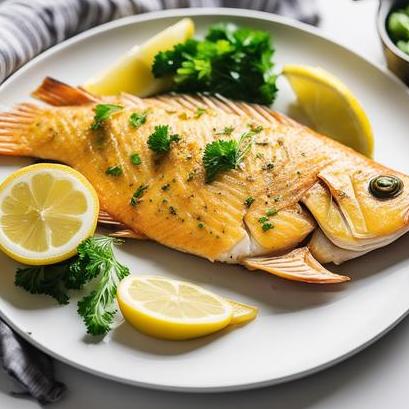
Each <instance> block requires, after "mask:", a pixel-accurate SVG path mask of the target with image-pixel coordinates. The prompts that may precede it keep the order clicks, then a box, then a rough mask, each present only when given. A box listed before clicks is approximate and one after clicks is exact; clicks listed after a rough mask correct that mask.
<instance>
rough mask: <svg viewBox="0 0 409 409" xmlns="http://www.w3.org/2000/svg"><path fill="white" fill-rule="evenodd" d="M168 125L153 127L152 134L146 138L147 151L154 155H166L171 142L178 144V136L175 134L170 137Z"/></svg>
mask: <svg viewBox="0 0 409 409" xmlns="http://www.w3.org/2000/svg"><path fill="white" fill-rule="evenodd" d="M169 133H170V127H169V125H158V126H155V130H154V132H153V133H152V134H151V135H150V136H149V138H148V146H149V149H151V150H152V151H154V152H155V153H167V152H169V150H170V146H171V143H172V142H178V141H179V140H180V136H179V135H177V134H174V135H170V134H169Z"/></svg>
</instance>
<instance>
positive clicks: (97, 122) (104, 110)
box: [91, 104, 124, 131]
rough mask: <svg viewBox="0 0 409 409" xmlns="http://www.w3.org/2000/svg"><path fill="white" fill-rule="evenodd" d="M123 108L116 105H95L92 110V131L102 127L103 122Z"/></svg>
mask: <svg viewBox="0 0 409 409" xmlns="http://www.w3.org/2000/svg"><path fill="white" fill-rule="evenodd" d="M123 108H124V107H123V106H122V105H118V104H97V105H95V108H94V112H95V115H94V122H93V123H92V124H91V129H92V130H94V131H95V130H97V129H100V128H102V127H103V125H104V122H105V121H106V120H107V119H109V117H110V116H111V115H112V114H114V113H115V112H119V111H122V109H123Z"/></svg>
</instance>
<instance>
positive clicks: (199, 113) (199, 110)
mask: <svg viewBox="0 0 409 409" xmlns="http://www.w3.org/2000/svg"><path fill="white" fill-rule="evenodd" d="M206 112H207V109H205V108H197V109H196V112H195V115H194V118H195V119H197V118H200V117H201V116H202V115H203V114H205V113H206Z"/></svg>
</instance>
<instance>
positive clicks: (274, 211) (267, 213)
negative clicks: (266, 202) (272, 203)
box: [266, 208, 278, 217]
mask: <svg viewBox="0 0 409 409" xmlns="http://www.w3.org/2000/svg"><path fill="white" fill-rule="evenodd" d="M277 213H278V211H277V209H274V208H272V209H268V210H267V211H266V215H267V216H268V217H271V216H275V215H276V214H277Z"/></svg>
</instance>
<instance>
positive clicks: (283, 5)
mask: <svg viewBox="0 0 409 409" xmlns="http://www.w3.org/2000/svg"><path fill="white" fill-rule="evenodd" d="M182 7H234V8H242V9H253V10H263V11H267V12H271V13H277V14H282V15H285V16H287V17H292V18H295V19H298V20H300V21H303V22H305V23H309V24H314V25H316V24H318V20H319V16H318V14H317V11H316V7H315V0H5V1H4V0H0V83H1V82H3V81H4V80H5V79H6V78H7V77H8V76H9V75H10V74H12V73H13V72H15V71H16V70H17V69H18V68H19V67H21V66H22V65H24V64H25V63H26V62H28V61H29V60H31V59H32V58H34V57H35V56H36V55H38V54H40V53H41V52H42V51H44V50H46V49H47V48H49V47H51V46H52V45H54V44H57V43H59V42H61V41H64V40H65V39H67V38H69V37H71V36H73V35H75V34H78V33H80V32H82V31H84V30H87V29H89V28H91V27H94V26H97V25H99V24H102V23H105V22H107V21H111V20H115V19H118V18H120V17H124V16H129V15H133V14H139V13H146V12H149V11H157V10H162V9H170V8H182ZM0 361H1V362H2V365H3V368H4V369H5V371H7V373H8V374H9V375H10V376H11V377H13V378H14V379H15V380H17V381H18V383H19V385H20V387H22V389H23V394H26V395H31V396H32V397H33V398H35V399H37V400H38V401H40V402H41V403H49V402H55V401H57V400H58V399H60V397H61V396H62V394H63V392H64V390H65V386H64V385H63V384H61V383H60V382H57V381H56V380H55V378H54V374H53V365H52V360H51V358H49V357H48V356H47V355H45V354H44V353H42V352H40V351H38V350H36V349H35V348H34V347H32V346H30V345H29V344H28V343H27V342H25V341H24V340H23V339H21V338H20V337H19V336H18V335H16V334H15V333H13V332H12V331H11V329H10V328H9V327H8V326H7V325H6V324H5V323H4V322H2V321H1V320H0Z"/></svg>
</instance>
